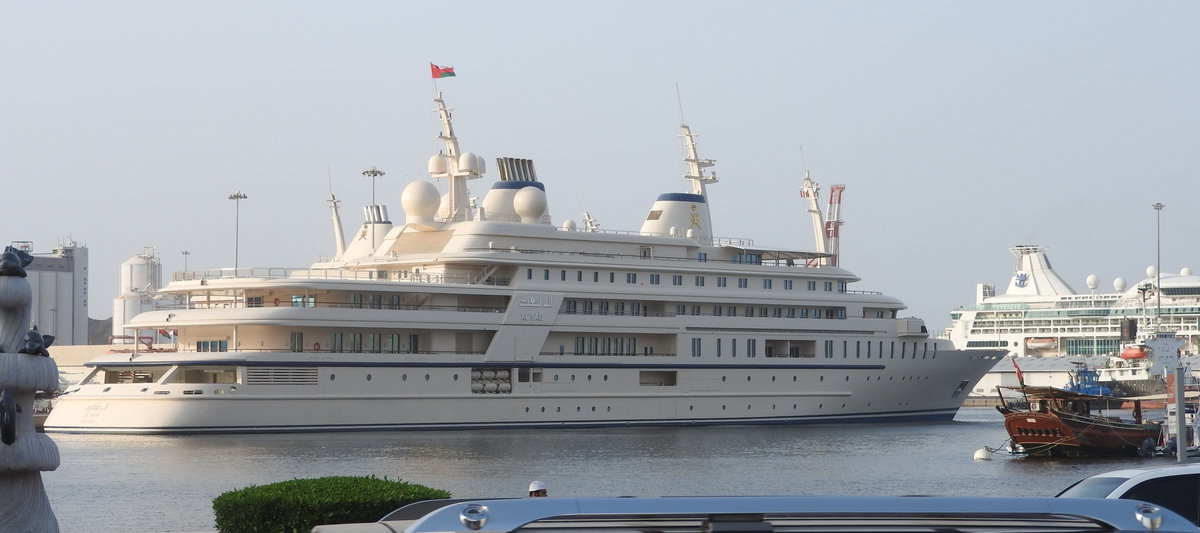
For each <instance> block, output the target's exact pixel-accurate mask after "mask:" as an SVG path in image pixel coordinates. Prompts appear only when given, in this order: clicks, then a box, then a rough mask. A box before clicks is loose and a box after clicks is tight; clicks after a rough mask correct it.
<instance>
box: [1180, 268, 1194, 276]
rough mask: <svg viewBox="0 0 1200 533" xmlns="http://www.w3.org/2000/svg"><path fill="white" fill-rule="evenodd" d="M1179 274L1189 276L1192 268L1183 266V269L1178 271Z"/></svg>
mask: <svg viewBox="0 0 1200 533" xmlns="http://www.w3.org/2000/svg"><path fill="white" fill-rule="evenodd" d="M1179 275H1180V276H1190V275H1192V269H1190V268H1188V267H1183V270H1180V271H1179Z"/></svg>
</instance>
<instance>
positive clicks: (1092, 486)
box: [1055, 477, 1129, 498]
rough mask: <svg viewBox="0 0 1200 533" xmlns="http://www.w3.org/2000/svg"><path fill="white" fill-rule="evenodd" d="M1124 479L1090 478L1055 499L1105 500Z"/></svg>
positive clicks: (1059, 494) (1064, 491)
mask: <svg viewBox="0 0 1200 533" xmlns="http://www.w3.org/2000/svg"><path fill="white" fill-rule="evenodd" d="M1128 480H1129V478H1124V477H1090V478H1087V479H1085V480H1083V481H1079V482H1077V483H1075V484H1074V485H1071V486H1070V487H1067V488H1066V489H1065V490H1063V491H1062V492H1060V493H1058V496H1055V497H1056V498H1105V497H1107V496H1108V495H1109V494H1112V491H1113V489H1115V488H1117V486H1118V485H1120V484H1122V483H1124V482H1126V481H1128Z"/></svg>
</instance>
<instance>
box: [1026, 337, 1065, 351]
mask: <svg viewBox="0 0 1200 533" xmlns="http://www.w3.org/2000/svg"><path fill="white" fill-rule="evenodd" d="M1025 347H1026V348H1029V349H1031V350H1046V349H1050V348H1057V347H1058V341H1056V340H1054V339H1051V338H1032V339H1025Z"/></svg>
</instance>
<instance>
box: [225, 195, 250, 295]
mask: <svg viewBox="0 0 1200 533" xmlns="http://www.w3.org/2000/svg"><path fill="white" fill-rule="evenodd" d="M246 198H248V196H246V195H245V194H242V191H238V192H235V193H233V194H231V195H229V199H230V200H233V275H234V276H237V269H238V237H239V234H240V233H241V207H242V200H245V199H246Z"/></svg>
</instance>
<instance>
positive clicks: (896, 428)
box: [43, 407, 1174, 533]
mask: <svg viewBox="0 0 1200 533" xmlns="http://www.w3.org/2000/svg"><path fill="white" fill-rule="evenodd" d="M53 438H54V440H55V442H56V443H57V444H58V447H59V450H60V452H61V454H62V466H60V467H59V468H58V470H56V471H54V472H47V473H45V474H43V479H44V481H45V485H46V490H47V492H48V494H49V497H50V502H51V504H52V506H53V508H54V511H55V514H56V516H57V517H58V520H59V525H60V528H61V529H62V530H63V531H90V532H97V533H108V532H113V533H116V532H151V531H177V532H197V531H213V530H214V527H213V515H212V499H213V498H215V497H216V496H218V495H220V494H221V493H223V492H226V491H229V490H233V489H237V488H242V487H246V486H250V485H263V484H268V483H273V482H277V481H283V480H288V479H293V478H312V477H322V476H332V475H349V476H363V475H375V476H379V477H385V476H386V477H387V478H388V479H400V480H404V481H410V482H414V483H420V484H423V485H428V486H431V487H435V488H441V489H445V490H448V491H450V492H451V493H453V495H454V496H455V497H520V496H523V495H524V491H525V488H526V487H527V486H528V484H529V482H530V481H531V480H534V479H538V480H541V481H544V482H546V483H547V484H548V485H549V489H550V495H551V496H558V497H589V496H658V495H732V494H740V495H747V494H749V495H946V496H1053V495H1054V494H1056V493H1057V492H1058V491H1059V490H1061V489H1062V488H1064V487H1066V486H1067V485H1069V484H1070V483H1073V482H1074V481H1076V480H1078V479H1080V478H1083V477H1087V476H1090V475H1093V474H1097V473H1101V472H1105V471H1108V470H1115V469H1119V468H1126V467H1133V466H1147V465H1164V466H1165V465H1170V464H1174V461H1173V460H1172V459H1164V458H1154V459H1141V458H1109V459H1072V460H1065V459H1064V460H1048V459H1039V458H1023V457H1015V456H1011V455H1007V454H1005V453H1003V452H997V453H995V454H993V456H992V459H991V460H987V461H978V460H975V459H974V458H973V455H974V453H975V451H976V450H978V449H980V448H983V447H985V446H990V447H992V448H998V447H1000V446H1001V445H1002V444H1003V443H1004V442H1005V440H1006V438H1007V435H1006V434H1005V432H1004V427H1003V419H1002V417H1001V416H1000V414H999V413H997V412H996V410H995V409H993V408H990V407H968V408H963V409H962V410H960V412H959V414H958V416H957V417H956V419H955V421H953V422H945V423H925V424H874V425H821V426H723V427H680V428H605V429H572V430H529V431H525V430H488V431H436V432H387V433H379V432H372V433H319V434H279V435H192V436H124V435H122V436H113V435H58V434H56V435H53Z"/></svg>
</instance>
